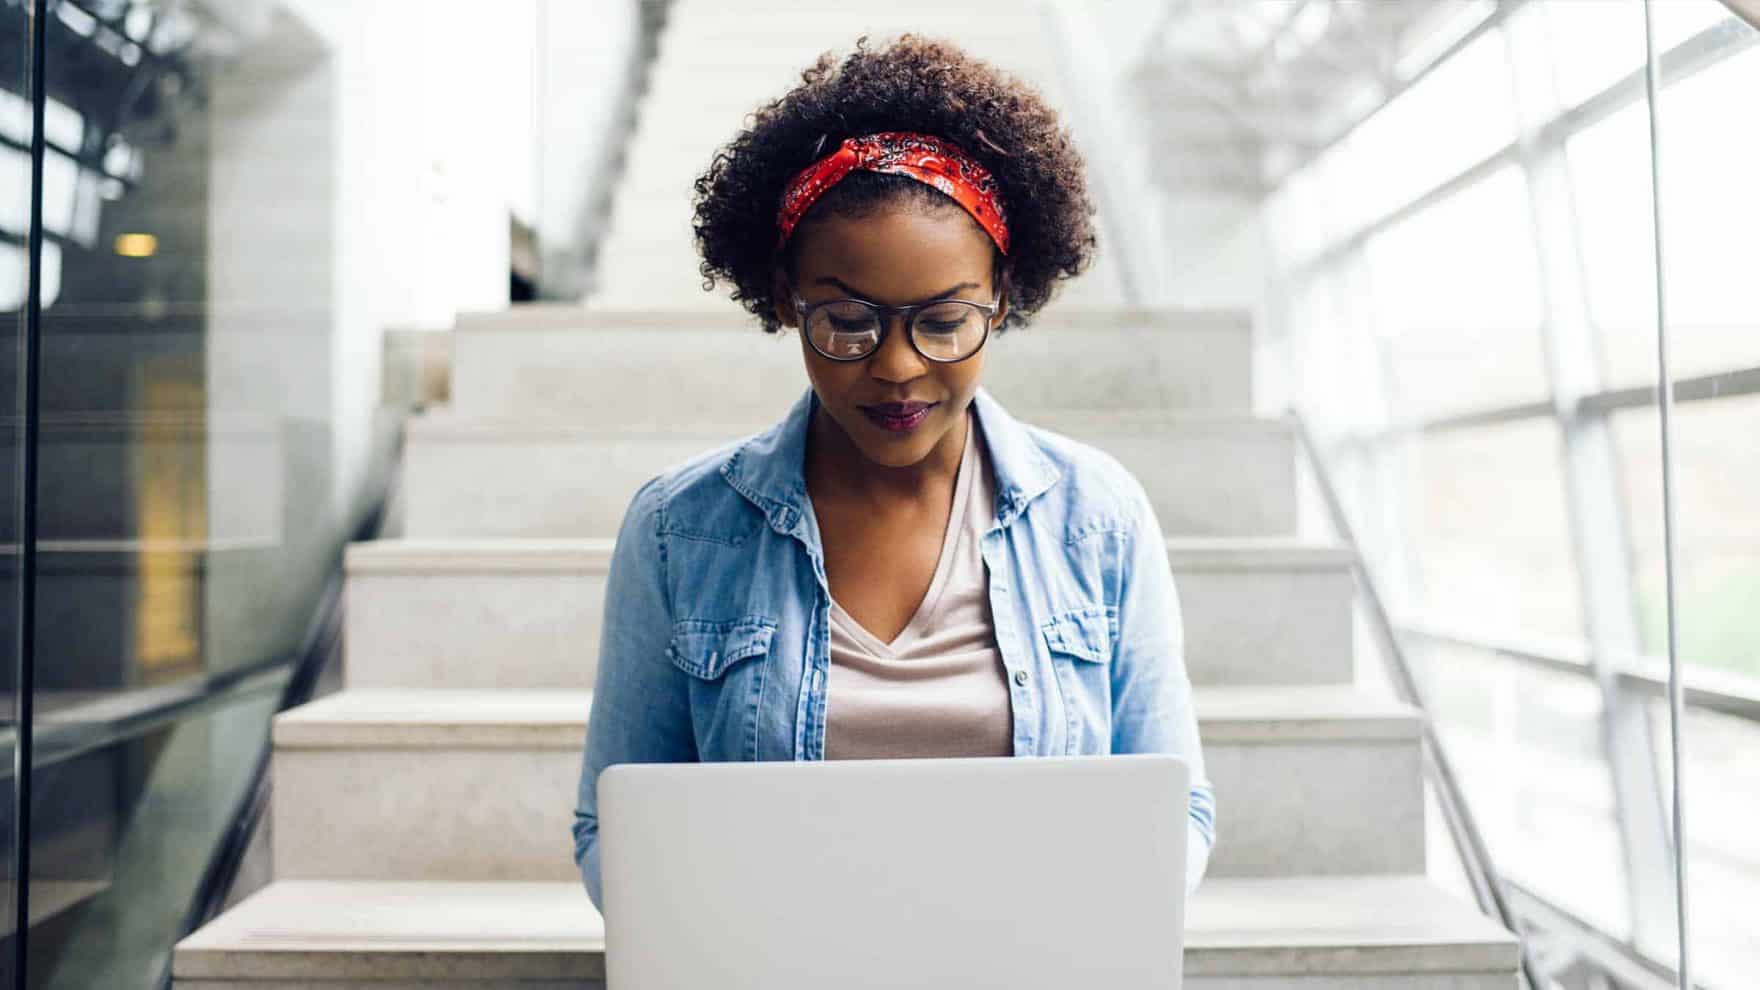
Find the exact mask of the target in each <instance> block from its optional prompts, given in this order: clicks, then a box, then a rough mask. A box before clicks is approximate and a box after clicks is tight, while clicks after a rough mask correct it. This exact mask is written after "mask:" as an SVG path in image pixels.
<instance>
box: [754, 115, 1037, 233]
mask: <svg viewBox="0 0 1760 990" xmlns="http://www.w3.org/2000/svg"><path fill="white" fill-rule="evenodd" d="M856 169H867V170H868V171H870V172H892V173H894V174H897V175H908V176H910V177H911V178H913V179H916V180H917V181H919V182H924V183H927V184H929V185H931V186H934V187H935V188H936V189H939V190H941V191H942V192H944V193H946V194H947V195H948V196H950V197H952V198H953V200H954V201H955V202H957V203H959V205H960V206H962V207H964V208H965V211H966V212H967V213H970V214H971V215H972V219H974V220H976V221H978V226H980V227H983V228H984V230H985V232H986V233H988V234H989V235H990V239H991V240H993V241H995V242H996V246H997V248H998V249H1000V250H1001V251H1002V253H1003V254H1007V253H1008V222H1007V219H1006V217H1005V216H1004V214H1003V210H1002V194H1001V189H1000V188H999V187H998V186H997V184H996V177H995V176H993V175H991V174H990V170H989V169H987V168H985V167H984V166H982V165H980V164H978V161H977V160H976V159H974V158H972V157H971V156H970V155H968V154H966V153H965V151H964V150H962V149H961V148H960V147H959V146H958V145H956V144H953V143H951V142H949V141H943V140H941V139H940V138H938V137H935V136H934V135H931V134H918V133H916V132H913V131H881V132H879V133H876V134H867V135H863V136H861V137H852V138H846V139H844V142H843V143H842V144H841V145H839V146H838V148H837V150H836V151H833V152H832V153H831V154H829V155H826V156H825V157H823V158H821V159H819V160H818V161H816V162H814V163H813V164H811V165H808V166H807V167H806V168H804V169H802V170H801V171H800V172H799V173H797V174H796V175H795V177H794V178H793V179H791V180H789V183H788V185H787V187H786V188H784V190H783V193H782V209H781V210H780V211H779V212H778V213H777V216H776V226H777V227H778V228H779V229H780V230H781V236H779V237H778V238H777V241H776V246H777V248H778V249H780V248H781V247H782V245H784V244H786V243H788V237H789V235H790V234H792V233H794V228H795V225H796V224H798V223H799V222H800V219H801V217H802V216H803V215H805V214H806V212H807V209H808V208H809V207H811V206H812V205H813V203H814V201H815V200H817V199H818V198H819V196H820V195H821V194H823V193H824V192H825V190H827V189H830V188H831V187H832V186H834V185H836V184H837V183H838V182H840V181H842V179H843V177H844V176H846V175H848V174H850V173H851V172H853V171H855V170H856Z"/></svg>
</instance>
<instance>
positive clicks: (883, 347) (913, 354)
mask: <svg viewBox="0 0 1760 990" xmlns="http://www.w3.org/2000/svg"><path fill="white" fill-rule="evenodd" d="M886 319H888V320H890V321H891V323H890V325H889V326H888V329H887V332H886V337H885V339H884V340H882V341H880V347H879V348H878V349H876V350H875V351H874V353H872V354H870V355H868V374H870V375H873V376H874V377H875V378H878V379H880V380H881V381H886V382H908V381H910V380H911V379H913V378H917V377H919V376H921V375H923V374H924V373H925V372H927V371H928V370H929V368H928V362H926V361H925V360H923V356H922V355H921V354H918V353H917V349H916V348H915V347H912V346H911V332H910V326H909V321H907V320H906V319H905V317H904V316H903V314H900V313H888V314H886Z"/></svg>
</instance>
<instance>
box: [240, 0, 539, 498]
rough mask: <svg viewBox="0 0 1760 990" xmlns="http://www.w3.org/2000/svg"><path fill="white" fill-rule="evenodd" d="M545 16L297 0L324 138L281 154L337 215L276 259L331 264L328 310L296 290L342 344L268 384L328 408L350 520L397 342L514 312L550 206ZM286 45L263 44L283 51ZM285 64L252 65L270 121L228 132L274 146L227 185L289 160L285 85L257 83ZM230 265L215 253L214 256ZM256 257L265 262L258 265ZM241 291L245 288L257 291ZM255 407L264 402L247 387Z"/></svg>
mask: <svg viewBox="0 0 1760 990" xmlns="http://www.w3.org/2000/svg"><path fill="white" fill-rule="evenodd" d="M536 2H537V0H505V2H502V3H498V4H496V5H494V6H493V7H485V6H482V5H475V4H467V3H464V2H462V0H371V2H358V0H284V2H283V4H282V10H283V11H285V12H286V13H287V14H290V15H291V16H292V17H294V18H295V19H297V22H298V23H299V24H301V25H302V26H303V27H304V28H306V29H309V31H310V34H311V35H312V36H313V37H314V38H315V39H316V41H315V45H316V47H317V48H318V49H319V50H320V51H322V52H323V55H324V59H325V62H326V68H325V72H326V73H328V77H329V81H328V82H327V84H326V85H327V86H328V87H329V89H328V94H327V96H326V97H325V101H326V102H324V103H323V104H321V105H319V106H315V107H314V106H304V107H301V108H298V109H297V111H295V115H296V116H298V117H299V118H300V120H301V126H302V127H311V126H316V127H319V128H320V130H321V138H320V139H318V140H314V141H313V142H311V143H310V144H307V145H302V146H292V145H289V146H287V147H285V148H283V149H282V151H281V152H280V153H281V154H286V155H293V156H295V157H296V158H307V159H310V160H309V161H302V162H301V167H302V168H313V169H323V170H325V171H326V172H327V175H328V200H327V202H324V201H318V200H311V199H309V198H308V199H307V200H306V201H304V202H299V201H297V200H295V201H293V202H299V205H301V206H303V207H304V208H305V209H307V210H311V209H319V210H323V211H324V212H325V213H326V214H327V215H326V216H323V217H314V216H312V215H310V213H307V214H305V215H304V216H303V217H299V216H289V217H288V219H287V224H286V225H287V226H288V228H289V230H290V231H291V230H293V229H295V228H298V227H304V228H306V229H307V230H309V231H320V230H321V231H323V232H324V239H325V245H326V247H325V248H324V249H323V250H320V249H319V248H318V247H316V246H315V245H311V246H307V247H306V248H304V249H302V250H300V251H298V252H295V251H293V250H292V249H289V250H288V251H286V252H284V253H282V254H281V255H280V257H279V260H280V261H281V262H282V263H287V264H295V265H297V264H299V263H300V262H301V259H305V260H306V261H308V262H309V261H311V260H312V259H315V258H322V259H323V263H325V264H327V265H329V267H330V273H329V274H330V278H329V280H328V285H327V286H326V287H325V290H324V291H326V292H327V297H326V298H323V299H313V298H311V297H310V295H309V292H310V291H311V290H310V287H309V286H308V285H305V284H304V283H302V288H301V289H299V290H297V291H303V292H307V293H308V294H307V295H306V296H304V297H303V298H302V299H301V300H300V304H301V305H303V306H304V307H306V308H308V309H315V310H318V311H320V312H322V311H325V310H327V311H328V323H327V326H325V327H323V328H320V329H318V330H316V331H315V332H327V333H328V335H329V341H328V362H327V363H326V364H325V365H324V367H323V368H322V374H321V376H320V377H321V380H319V381H315V382H308V381H306V380H305V377H304V376H301V375H289V376H284V379H285V380H284V381H282V382H281V384H280V385H279V386H277V385H276V383H269V384H270V387H272V388H275V387H279V388H285V387H286V386H287V384H288V383H289V382H292V381H295V380H297V381H299V382H301V384H300V386H299V395H298V396H285V395H283V396H282V400H283V403H282V404H281V405H280V406H278V407H277V408H278V409H279V410H280V411H284V412H285V411H289V410H291V409H292V408H294V404H304V403H309V402H311V401H313V399H314V397H316V396H323V397H324V401H325V405H326V408H325V410H324V412H325V414H326V415H327V418H328V420H329V425H330V428H331V433H332V454H333V460H332V463H333V464H334V465H335V468H336V470H335V472H334V474H333V476H332V497H333V499H334V500H335V502H336V504H337V505H339V506H340V505H342V500H343V499H345V498H346V497H347V495H348V494H349V493H351V492H354V491H355V490H357V489H358V488H359V487H360V485H361V481H362V478H363V473H362V472H363V471H364V470H365V467H366V462H367V454H368V449H369V446H368V445H369V442H370V438H371V435H372V434H371V426H372V419H373V413H374V409H375V407H376V406H377V404H378V391H379V363H380V353H381V337H382V333H383V330H384V328H385V327H387V326H406V327H407V326H413V327H432V328H436V329H440V328H445V327H449V326H451V325H452V322H453V319H454V317H455V316H456V314H457V313H459V312H460V311H465V310H482V309H498V308H501V307H504V306H506V305H507V301H508V295H507V290H508V216H509V214H510V213H521V214H524V215H525V216H526V217H528V218H529V217H530V216H531V215H532V214H534V213H535V212H536V202H537V185H538V180H537V161H536V150H535V149H536V147H537V135H536V126H537V125H536V117H537V114H536V110H535V99H536V86H537V74H536V71H535V67H534V66H535V62H536V60H535V58H534V49H535V38H536V35H537V7H536ZM274 37H275V35H273V34H271V35H270V36H268V38H267V39H265V40H266V41H267V43H268V44H270V45H272V43H273V38H274ZM274 61H275V56H274V53H273V52H272V51H270V50H268V48H267V47H254V48H247V49H246V50H245V51H243V52H241V53H239V55H238V59H237V62H236V71H235V72H234V73H233V74H232V75H233V81H232V85H233V86H234V88H235V89H236V88H245V89H253V90H256V91H259V92H258V93H257V94H256V95H255V96H253V99H255V100H257V101H258V102H259V104H260V105H261V107H262V108H263V109H261V110H260V111H259V112H260V113H261V116H259V117H258V118H256V119H255V120H253V119H252V118H251V116H250V114H249V113H248V112H241V113H238V114H235V115H234V116H233V119H232V120H231V122H230V126H232V127H233V128H234V129H235V130H237V131H239V132H240V133H248V132H249V131H250V130H251V129H252V128H256V129H257V130H258V132H259V133H258V135H257V139H256V140H255V141H254V142H249V143H246V144H235V145H234V146H233V148H234V151H235V152H236V153H239V154H242V155H244V156H245V157H244V158H240V159H238V160H237V161H235V162H231V163H229V162H227V161H224V160H217V161H216V162H214V163H213V165H214V169H215V171H216V172H217V173H220V174H227V173H238V172H239V171H240V169H239V167H237V166H238V164H239V162H242V161H245V160H247V159H248V158H249V157H259V158H260V157H261V155H260V150H261V149H262V148H268V147H275V141H274V138H275V136H276V134H278V133H281V132H280V131H278V130H277V128H278V127H279V126H280V125H279V124H277V123H276V120H277V117H276V113H275V111H274V109H273V107H274V106H275V105H276V101H277V99H279V97H277V96H276V95H275V94H274V93H273V89H274V85H275V84H274V83H273V82H272V81H270V80H267V79H266V78H264V79H255V78H253V77H254V76H267V75H269V74H270V73H267V72H266V67H267V66H269V65H270V64H271V63H272V62H274ZM259 70H265V71H259ZM307 102H308V103H309V102H310V101H309V100H308V101H307ZM246 109H247V110H248V108H246ZM314 115H315V116H316V117H318V118H320V119H316V120H314V119H312V118H313V117H314ZM252 148H255V149H258V150H257V151H255V152H253V151H252V150H251V149H252ZM224 153H225V152H221V153H217V154H224ZM259 164H260V163H259ZM252 167H253V168H254V167H257V166H252ZM260 174H263V175H267V176H271V177H272V176H273V175H274V173H273V172H272V171H271V172H265V173H260ZM286 193H287V190H286V185H285V183H284V182H282V181H280V180H275V179H273V178H271V180H270V181H266V182H263V183H262V185H261V186H260V187H258V188H254V189H251V188H244V187H240V188H239V190H238V193H237V194H236V195H234V196H233V197H232V198H230V199H228V200H226V201H224V202H217V204H216V211H217V212H216V220H217V221H219V222H225V219H226V217H227V216H229V215H231V216H236V215H241V214H243V215H250V214H256V215H268V214H271V213H273V212H274V211H275V210H276V209H277V207H278V206H287V205H289V202H290V201H289V200H288V199H287V198H286ZM233 246H234V247H235V248H238V249H240V250H245V251H247V252H254V253H251V254H248V255H247V256H246V257H245V258H244V260H243V261H241V262H239V263H238V265H237V266H235V267H239V266H242V267H246V268H248V267H251V266H252V265H256V267H258V268H259V269H260V270H262V271H269V270H271V269H270V268H269V267H267V266H270V265H272V264H273V263H274V262H275V261H276V260H277V258H276V257H275V256H274V255H273V253H272V252H268V251H267V248H266V246H265V245H256V246H254V247H253V246H252V245H250V244H249V243H246V242H244V241H239V242H236V243H235V244H234V245H233ZM222 251H223V249H222V248H219V247H217V248H216V256H217V259H218V258H219V256H220V255H221V253H222ZM258 256H261V261H260V262H252V261H251V260H250V259H251V258H254V257H258ZM233 284H234V288H235V289H237V288H246V287H250V285H251V281H250V279H246V280H245V281H243V282H235V283H233ZM314 284H315V283H314ZM261 288H262V290H263V291H264V292H266V293H267V295H266V296H262V295H256V296H253V298H255V299H256V300H257V302H258V303H259V304H260V303H261V301H262V299H264V298H267V299H275V298H278V296H276V294H275V293H276V292H277V291H279V290H277V289H276V287H275V286H274V285H265V286H263V287H261ZM283 288H288V287H287V286H283ZM216 291H217V292H218V291H220V289H219V287H216ZM254 291H255V290H253V292H254ZM310 370H315V369H310ZM244 380H247V381H248V380H251V379H250V378H249V377H248V376H247V378H246V379H244ZM236 384H237V383H234V385H236ZM220 385H221V388H222V389H223V390H224V389H225V388H226V387H227V386H226V384H225V383H224V382H222V383H220ZM236 390H237V389H235V391H236ZM242 398H243V401H254V402H256V404H259V405H260V404H262V402H263V401H264V400H263V399H262V397H261V396H253V395H252V394H251V393H250V392H249V391H248V390H244V394H243V397H242ZM217 401H219V400H217Z"/></svg>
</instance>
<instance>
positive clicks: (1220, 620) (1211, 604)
mask: <svg viewBox="0 0 1760 990" xmlns="http://www.w3.org/2000/svg"><path fill="white" fill-rule="evenodd" d="M1174 579H1175V582H1176V584H1177V585H1178V587H1179V594H1180V608H1181V613H1182V618H1183V620H1184V624H1185V633H1186V665H1187V670H1188V673H1189V674H1190V676H1191V678H1192V681H1193V683H1195V684H1200V685H1202V684H1341V683H1347V682H1349V681H1350V679H1351V623H1350V602H1351V594H1352V583H1351V577H1350V573H1349V571H1348V570H1346V569H1345V568H1344V567H1343V566H1340V567H1337V568H1330V569H1314V568H1290V569H1287V570H1275V569H1262V570H1215V569H1197V570H1190V571H1187V570H1182V569H1181V568H1180V566H1179V564H1178V563H1177V562H1176V563H1175V564H1174ZM347 594H348V609H347V637H348V638H347V657H348V660H347V663H346V665H345V673H344V676H345V678H346V680H347V683H348V685H349V686H350V687H431V688H571V689H577V690H589V689H591V688H592V686H593V675H594V671H595V669H596V667H597V657H598V649H599V622H600V610H601V609H602V607H603V606H604V598H605V574H604V571H603V563H602V562H601V563H600V564H599V565H598V566H597V568H595V569H591V570H589V569H588V568H587V566H586V565H583V567H582V569H580V570H576V571H568V572H561V571H552V572H534V573H518V572H514V571H510V570H498V571H497V570H485V571H480V572H476V573H457V572H452V573H447V572H440V573H383V572H367V573H360V572H356V573H351V574H350V575H349V578H348V590H347Z"/></svg>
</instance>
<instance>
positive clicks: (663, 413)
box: [452, 323, 1253, 427]
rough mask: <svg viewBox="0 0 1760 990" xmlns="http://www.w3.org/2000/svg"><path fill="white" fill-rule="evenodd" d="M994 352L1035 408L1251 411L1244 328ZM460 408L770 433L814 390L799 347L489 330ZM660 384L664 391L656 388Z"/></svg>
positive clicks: (1055, 341)
mask: <svg viewBox="0 0 1760 990" xmlns="http://www.w3.org/2000/svg"><path fill="white" fill-rule="evenodd" d="M985 346H986V353H987V354H988V355H989V358H988V360H989V362H990V363H989V364H987V365H986V367H985V387H986V388H988V389H989V390H990V392H991V393H992V394H994V395H995V396H996V398H997V399H998V400H999V401H1000V402H1001V403H1002V404H1003V405H1004V406H1005V407H1007V408H1008V409H1009V410H1010V411H1011V412H1014V413H1015V414H1016V415H1022V416H1026V417H1027V418H1028V419H1029V420H1030V419H1031V410H1033V409H1064V408H1068V409H1245V408H1246V407H1247V404H1248V403H1249V402H1250V399H1251V395H1252V378H1251V376H1252V360H1253V357H1252V345H1251V338H1250V335H1249V333H1248V331H1247V328H1246V327H1245V325H1244V324H1243V325H1239V326H1215V327H1203V326H1196V327H1193V328H1190V329H1183V328H1182V329H1171V328H1169V329H1161V328H1157V329H1155V330H1123V331H1116V330H1114V331H1102V330H1090V329H1085V328H1084V329H1074V328H1058V329H1053V328H1048V327H1046V328H1041V327H1034V328H1032V329H1031V330H1029V331H1023V332H1022V333H1019V334H1015V333H1012V332H1009V333H1004V334H1002V335H1000V336H997V337H995V338H993V339H992V340H991V341H990V342H989V343H988V344H987V345H985ZM454 348H455V359H454V370H453V380H452V408H453V409H454V410H456V411H457V413H458V414H460V415H464V416H481V417H500V416H522V415H528V414H532V413H557V414H563V415H568V416H571V417H579V420H578V421H580V422H586V423H591V424H593V425H595V426H606V427H611V426H616V425H619V424H632V425H639V426H650V427H663V426H674V425H688V424H695V423H703V422H721V421H726V420H734V421H757V422H764V421H773V420H776V419H780V418H781V417H782V415H783V414H784V413H786V412H787V410H788V407H789V405H790V404H791V403H792V402H793V401H794V400H795V399H796V398H798V397H799V396H800V394H801V392H802V391H803V390H804V389H805V388H806V387H807V385H808V381H807V376H806V371H805V368H804V356H803V354H802V347H801V341H800V339H799V337H798V336H797V335H796V334H794V333H792V332H791V333H789V334H788V335H786V336H785V337H782V338H777V337H775V336H773V335H769V334H765V333H763V332H762V331H760V330H758V329H757V328H756V325H755V323H754V325H753V326H752V327H750V328H747V329H745V330H743V331H738V330H703V331H687V330H663V331H654V330H627V331H625V330H595V331H591V332H583V331H580V330H550V331H526V330H494V331H484V332H464V331H461V332H459V333H458V334H457V335H456V336H455V338H454ZM659 381H664V382H665V383H666V387H665V388H656V387H655V384H656V382H659Z"/></svg>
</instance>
